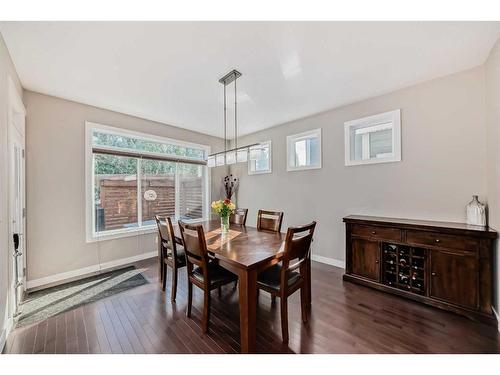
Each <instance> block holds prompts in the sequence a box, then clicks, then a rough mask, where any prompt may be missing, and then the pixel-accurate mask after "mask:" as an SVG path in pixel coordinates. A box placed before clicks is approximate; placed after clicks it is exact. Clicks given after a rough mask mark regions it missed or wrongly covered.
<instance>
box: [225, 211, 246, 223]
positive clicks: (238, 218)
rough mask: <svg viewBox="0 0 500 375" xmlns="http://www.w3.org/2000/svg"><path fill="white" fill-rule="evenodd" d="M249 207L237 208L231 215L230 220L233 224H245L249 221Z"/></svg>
mask: <svg viewBox="0 0 500 375" xmlns="http://www.w3.org/2000/svg"><path fill="white" fill-rule="evenodd" d="M247 214H248V208H237V209H236V210H234V212H233V213H232V214H231V216H229V222H230V223H232V224H240V225H245V224H246V223H247Z"/></svg>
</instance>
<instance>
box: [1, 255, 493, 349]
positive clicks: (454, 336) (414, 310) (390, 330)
mask: <svg viewBox="0 0 500 375" xmlns="http://www.w3.org/2000/svg"><path fill="white" fill-rule="evenodd" d="M136 267H138V268H140V269H142V270H143V274H144V275H145V277H146V278H147V279H148V280H149V281H150V284H146V285H143V286H140V287H137V288H135V289H132V290H129V291H126V292H123V293H121V294H118V295H114V296H112V297H108V298H106V299H103V300H100V301H98V302H95V303H91V304H88V305H85V306H82V307H78V308H76V309H73V310H70V311H67V312H65V313H62V314H59V315H57V316H53V317H51V318H49V319H47V320H44V321H42V322H40V323H38V324H35V325H32V326H27V327H23V328H20V329H15V330H13V331H12V333H11V334H10V336H9V338H8V340H7V344H6V347H5V349H4V353H238V352H239V349H240V344H239V314H238V302H237V301H238V298H237V297H238V296H237V293H238V292H237V290H235V289H233V287H232V286H227V287H225V288H224V289H223V293H222V296H221V297H220V298H219V297H218V296H217V291H213V292H212V293H213V294H212V301H213V303H212V308H213V309H212V312H213V314H212V316H211V326H210V331H209V334H208V335H202V334H201V327H200V325H201V316H202V313H201V309H202V307H203V299H202V298H203V296H202V294H201V293H200V291H199V290H197V288H195V290H194V299H193V314H192V319H189V318H187V317H186V315H185V310H186V301H187V298H186V295H187V289H186V275H185V270H184V269H183V270H182V271H181V272H180V274H179V285H178V292H177V302H176V303H171V302H170V278H169V284H168V286H167V291H166V293H163V292H162V291H161V286H160V284H159V283H158V280H157V274H156V272H157V266H156V262H155V261H153V260H149V261H143V262H138V263H136ZM342 273H343V270H341V269H339V268H335V267H331V266H327V265H324V264H320V263H315V262H313V272H312V285H313V288H312V292H313V305H312V312H311V318H310V321H309V323H308V324H302V323H301V318H300V299H299V293H296V294H295V295H293V296H292V297H291V298H290V299H289V332H290V342H289V344H288V345H283V344H282V343H281V334H280V332H281V328H280V327H281V326H280V312H279V301H278V303H276V304H275V305H272V304H271V298H270V297H269V295H268V294H267V293H265V292H261V293H260V297H259V309H258V312H257V314H258V315H257V319H258V329H257V350H258V352H261V353H500V334H499V333H498V331H497V330H496V328H495V327H492V326H488V325H485V324H481V323H476V322H472V321H470V320H468V319H466V318H464V317H461V316H458V315H454V314H452V313H448V312H444V311H440V310H437V309H435V308H432V307H428V306H425V305H421V304H418V303H415V302H411V301H408V300H405V299H402V298H399V297H396V296H393V295H389V294H385V293H383V292H378V291H375V290H372V289H368V288H365V287H363V286H359V285H355V284H351V283H348V282H343V281H342ZM169 276H170V274H169Z"/></svg>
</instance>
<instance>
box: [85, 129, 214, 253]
mask: <svg viewBox="0 0 500 375" xmlns="http://www.w3.org/2000/svg"><path fill="white" fill-rule="evenodd" d="M94 130H98V131H100V132H104V133H109V134H119V135H124V136H130V137H134V138H139V139H143V140H148V141H156V142H161V143H169V144H173V145H178V146H185V147H191V148H198V149H202V150H204V151H205V153H206V155H209V154H210V152H211V147H210V146H208V145H202V144H198V143H191V142H184V141H178V140H176V139H171V138H166V137H160V136H157V135H152V134H146V133H140V132H136V131H132V130H127V129H122V128H118V127H113V126H108V125H103V124H99V123H95V122H91V121H85V190H86V193H85V212H86V215H85V225H86V230H85V232H86V235H85V237H86V242H87V243H91V242H96V241H100V240H111V239H116V238H124V237H130V236H133V235H134V234H136V233H141V234H146V233H152V232H153V231H154V230H153V229H151V228H149V226H147V227H137V228H130V229H129V228H126V229H119V230H114V231H109V232H106V233H103V234H98V233H95V231H94V223H95V210H94V188H95V187H94V183H95V181H94V178H93V170H94V165H93V163H94V158H93V157H92V134H93V131H94ZM103 148H106V149H110V150H113V149H117V148H113V147H103ZM120 150H122V149H120ZM141 153H144V154H151V155H155V153H149V152H146V151H145V152H142V151H141ZM178 159H179V162H182V160H186V162H189V161H192V160H194V159H193V158H185V157H182V156H179V157H178ZM139 167H140V165H139V164H138V169H137V173H139ZM176 176H177V173H176ZM204 177H205V184H206V186H205V200H204V204H205V205H206V207H202V213H206V214H207V215H208V212H210V210H209V208H208V204H209V201H210V195H211V179H210V173H206V174H205V175H204ZM176 178H177V177H176ZM137 181H139V179H137ZM138 183H139V182H138ZM177 185H178V184H177V183H176V189H178V187H177ZM137 195H138V209H139V208H140V207H139V206H140V203H141V199H140V198H139V197H140V196H141V191H140V189H138V191H137ZM176 196H178V195H177V192H176ZM138 212H139V211H138ZM141 214H142V211H141ZM176 215H178V210H177V209H176ZM138 219H139V215H138ZM206 219H208V216H206V217H204V218H202V219H200V220H206Z"/></svg>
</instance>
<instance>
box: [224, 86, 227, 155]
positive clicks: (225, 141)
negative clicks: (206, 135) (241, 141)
mask: <svg viewBox="0 0 500 375" xmlns="http://www.w3.org/2000/svg"><path fill="white" fill-rule="evenodd" d="M226 146H227V137H226V85H224V159H225V158H226Z"/></svg>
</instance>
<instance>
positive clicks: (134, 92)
mask: <svg viewBox="0 0 500 375" xmlns="http://www.w3.org/2000/svg"><path fill="white" fill-rule="evenodd" d="M0 32H1V34H2V35H3V37H4V39H5V42H6V44H7V47H8V49H9V51H10V54H11V56H12V59H13V61H14V64H15V66H16V69H17V72H18V74H19V77H20V79H21V82H22V85H23V86H24V87H25V88H26V89H28V90H32V91H37V92H41V93H44V94H49V95H53V96H57V97H61V98H65V99H70V100H74V101H77V102H81V103H85V104H90V105H94V106H97V107H102V108H106V109H110V110H115V111H118V112H123V113H127V114H131V115H135V116H138V117H142V118H146V119H150V120H155V121H160V122H163V123H167V124H171V125H176V126H179V127H182V128H186V129H191V130H195V131H199V132H202V133H205V134H210V135H216V136H222V134H223V133H222V85H221V84H220V83H218V79H219V78H220V77H221V76H223V75H224V74H225V73H227V72H228V71H229V70H231V69H233V68H236V69H238V70H239V71H240V72H241V73H242V74H243V76H242V77H241V78H240V79H238V92H239V94H238V97H239V99H238V100H239V106H238V119H239V134H248V133H252V132H255V131H258V130H262V129H265V128H268V127H271V126H274V125H278V124H281V123H284V122H287V121H290V120H294V119H298V118H301V117H305V116H308V115H311V114H314V113H318V112H322V111H325V110H327V109H331V108H335V107H338V106H341V105H345V104H348V103H352V102H355V101H359V100H363V99H366V98H369V97H373V96H377V95H380V94H383V93H387V92H390V91H393V90H396V89H399V88H402V87H406V86H409V85H413V84H416V83H419V82H423V81H427V80H430V79H433V78H436V77H440V76H444V75H448V74H451V73H455V72H458V71H461V70H465V69H468V68H472V67H474V66H477V65H481V64H482V63H483V62H484V61H485V59H486V58H487V56H488V53H489V51H490V49H491V47H492V46H493V44H494V43H495V41H496V40H497V39H498V37H499V35H500V23H498V22H497V23H494V22H493V23H492V22H0ZM230 93H232V89H231V90H230ZM229 100H230V102H231V103H232V101H233V99H232V97H229ZM230 115H232V114H231V113H230ZM230 124H231V123H230Z"/></svg>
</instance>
